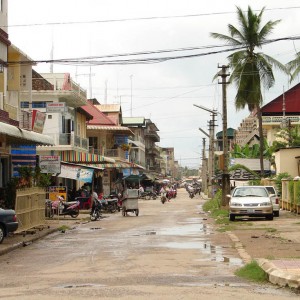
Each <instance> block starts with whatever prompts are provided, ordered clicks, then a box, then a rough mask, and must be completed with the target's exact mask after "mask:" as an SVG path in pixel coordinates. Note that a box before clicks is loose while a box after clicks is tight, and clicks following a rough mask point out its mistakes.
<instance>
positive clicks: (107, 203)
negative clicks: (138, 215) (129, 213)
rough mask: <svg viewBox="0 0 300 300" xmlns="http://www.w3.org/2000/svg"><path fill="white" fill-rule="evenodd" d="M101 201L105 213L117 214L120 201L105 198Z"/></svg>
mask: <svg viewBox="0 0 300 300" xmlns="http://www.w3.org/2000/svg"><path fill="white" fill-rule="evenodd" d="M100 201H101V204H102V211H103V212H107V213H115V212H116V211H117V210H118V199H110V198H104V199H102V200H100Z"/></svg>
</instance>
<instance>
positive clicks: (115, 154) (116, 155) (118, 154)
mask: <svg viewBox="0 0 300 300" xmlns="http://www.w3.org/2000/svg"><path fill="white" fill-rule="evenodd" d="M89 153H92V154H98V155H104V156H106V157H109V158H113V159H122V160H124V159H125V160H127V159H128V151H124V150H122V149H121V148H117V149H102V150H100V149H95V148H92V147H90V149H89Z"/></svg>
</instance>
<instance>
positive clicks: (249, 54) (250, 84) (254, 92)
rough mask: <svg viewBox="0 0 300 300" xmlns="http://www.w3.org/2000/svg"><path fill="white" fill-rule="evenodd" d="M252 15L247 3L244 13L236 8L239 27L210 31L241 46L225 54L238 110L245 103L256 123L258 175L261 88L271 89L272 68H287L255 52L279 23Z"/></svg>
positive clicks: (261, 143) (261, 161) (260, 15)
mask: <svg viewBox="0 0 300 300" xmlns="http://www.w3.org/2000/svg"><path fill="white" fill-rule="evenodd" d="M263 12H264V8H263V9H262V10H261V11H260V13H258V14H255V13H254V12H253V11H252V9H251V7H250V6H248V11H247V14H246V13H245V14H244V13H243V11H242V10H241V8H239V7H237V19H238V22H239V28H237V27H235V26H233V25H232V24H228V31H229V34H230V35H229V36H227V35H224V34H220V33H211V36H212V37H214V38H216V39H219V40H222V41H225V42H226V43H227V44H228V45H231V46H234V47H237V48H240V50H237V51H236V52H234V53H232V54H231V55H229V56H228V60H229V65H230V68H231V70H232V73H231V76H230V79H229V80H230V82H232V83H234V84H236V86H237V94H236V97H235V106H236V109H237V110H240V109H244V108H245V107H246V106H247V107H248V109H249V111H251V112H252V111H255V112H256V113H257V117H258V123H259V126H258V127H259V136H260V168H261V175H263V174H264V165H263V154H264V138H263V129H262V116H261V110H260V108H261V105H262V104H263V98H262V87H264V88H267V89H269V88H271V87H272V86H273V85H274V83H275V78H274V74H273V67H277V68H278V69H279V70H281V71H284V72H287V69H286V67H285V66H284V65H283V64H281V63H280V62H279V61H277V60H275V59H274V58H272V57H270V56H268V55H266V54H264V53H262V52H256V51H255V50H256V48H258V49H261V48H262V46H263V44H264V43H265V42H266V41H267V37H268V36H269V35H270V34H271V32H272V30H273V29H274V27H275V26H276V25H277V24H278V23H279V22H280V20H276V21H268V22H267V23H265V24H264V25H262V15H263Z"/></svg>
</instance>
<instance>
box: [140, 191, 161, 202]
mask: <svg viewBox="0 0 300 300" xmlns="http://www.w3.org/2000/svg"><path fill="white" fill-rule="evenodd" d="M139 198H140V199H145V200H151V199H153V200H155V199H156V198H157V195H156V193H155V192H143V193H141V195H139Z"/></svg>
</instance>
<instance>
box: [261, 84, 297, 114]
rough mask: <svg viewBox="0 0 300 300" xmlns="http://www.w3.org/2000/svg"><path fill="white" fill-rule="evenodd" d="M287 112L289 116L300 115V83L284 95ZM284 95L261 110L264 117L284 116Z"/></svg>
mask: <svg viewBox="0 0 300 300" xmlns="http://www.w3.org/2000/svg"><path fill="white" fill-rule="evenodd" d="M284 97H285V112H286V113H287V114H293V115H295V114H297V115H298V114H300V83H298V84H297V85H295V86H294V87H292V88H290V89H289V90H288V91H286V92H285V93H284ZM282 104H283V94H281V95H280V96H278V97H277V98H275V99H274V100H272V101H271V102H269V103H268V104H266V105H264V106H263V107H262V108H261V111H262V113H263V115H269V114H277V115H280V114H282Z"/></svg>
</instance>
